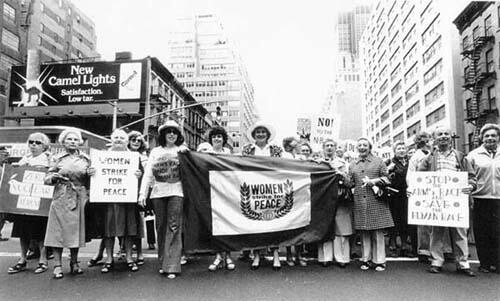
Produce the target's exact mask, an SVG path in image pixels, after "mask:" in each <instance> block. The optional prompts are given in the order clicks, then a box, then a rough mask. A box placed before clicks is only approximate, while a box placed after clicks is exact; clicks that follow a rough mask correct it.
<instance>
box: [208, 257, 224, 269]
mask: <svg viewBox="0 0 500 301" xmlns="http://www.w3.org/2000/svg"><path fill="white" fill-rule="evenodd" d="M218 269H222V258H220V256H217V257H216V258H215V260H214V262H212V264H210V265H209V266H208V270H209V271H210V272H215V271H216V270H218Z"/></svg>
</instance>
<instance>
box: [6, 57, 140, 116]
mask: <svg viewBox="0 0 500 301" xmlns="http://www.w3.org/2000/svg"><path fill="white" fill-rule="evenodd" d="M143 69H144V68H143V63H142V62H126V63H125V62H124V63H117V62H94V63H72V64H53V65H41V66H40V74H39V75H38V76H37V77H36V78H28V76H26V74H33V72H26V66H15V67H12V72H11V85H10V97H9V106H10V107H35V106H60V105H73V104H79V105H80V104H94V103H96V102H100V101H106V100H131V101H132V100H139V99H141V98H142V97H141V96H143V91H142V90H143V86H144V85H143ZM30 76H32V77H33V75H30Z"/></svg>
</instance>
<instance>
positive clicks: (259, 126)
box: [242, 121, 283, 270]
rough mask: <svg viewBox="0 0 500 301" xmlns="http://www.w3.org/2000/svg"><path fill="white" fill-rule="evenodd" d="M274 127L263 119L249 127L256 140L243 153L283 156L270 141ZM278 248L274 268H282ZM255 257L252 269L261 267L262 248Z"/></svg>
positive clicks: (275, 251)
mask: <svg viewBox="0 0 500 301" xmlns="http://www.w3.org/2000/svg"><path fill="white" fill-rule="evenodd" d="M274 135H275V133H274V128H272V127H271V126H270V125H268V124H265V123H263V122H261V121H258V122H256V123H254V125H253V126H252V127H250V128H249V129H248V132H247V137H248V138H249V139H250V140H253V141H255V142H254V143H253V144H248V145H245V146H244V147H243V151H242V154H243V155H244V156H263V157H281V156H282V153H283V149H282V148H281V147H279V146H277V145H274V144H270V143H269V142H270V141H272V140H273V138H274ZM278 250H279V249H278V248H277V247H275V248H272V251H273V269H274V270H280V269H281V262H280V257H279V252H278ZM253 253H254V258H253V261H252V265H251V269H252V270H256V269H258V268H259V267H260V250H254V251H253Z"/></svg>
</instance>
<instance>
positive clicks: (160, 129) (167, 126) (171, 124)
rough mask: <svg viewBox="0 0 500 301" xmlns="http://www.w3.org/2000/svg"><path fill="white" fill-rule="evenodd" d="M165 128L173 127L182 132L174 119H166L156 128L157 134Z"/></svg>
mask: <svg viewBox="0 0 500 301" xmlns="http://www.w3.org/2000/svg"><path fill="white" fill-rule="evenodd" d="M167 128H173V129H176V130H177V131H178V132H179V133H182V131H181V127H180V126H179V124H178V123H177V122H175V121H174V120H167V122H165V123H164V124H162V125H161V126H160V127H159V128H158V134H160V133H161V132H162V131H163V130H166V129H167Z"/></svg>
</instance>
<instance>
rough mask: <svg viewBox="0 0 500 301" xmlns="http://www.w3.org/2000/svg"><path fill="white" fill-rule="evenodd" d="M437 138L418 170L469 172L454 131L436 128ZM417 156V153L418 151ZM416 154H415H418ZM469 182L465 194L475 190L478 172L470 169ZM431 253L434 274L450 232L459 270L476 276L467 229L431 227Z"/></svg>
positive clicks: (438, 267) (441, 263)
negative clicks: (455, 146)
mask: <svg viewBox="0 0 500 301" xmlns="http://www.w3.org/2000/svg"><path fill="white" fill-rule="evenodd" d="M433 138H434V140H435V142H436V146H437V149H435V150H434V151H432V152H431V153H430V154H429V155H428V156H427V157H426V158H425V159H423V160H422V162H421V163H420V165H419V167H418V171H438V172H446V171H469V169H468V165H467V163H466V161H465V158H464V155H463V154H462V153H461V152H459V151H457V150H455V149H453V148H452V146H451V131H450V129H448V128H444V127H438V128H436V129H435V130H434V133H433ZM415 155H416V153H415ZM415 155H414V156H415ZM468 175H469V185H468V186H467V188H464V189H463V192H464V193H467V194H470V193H471V192H472V190H473V189H474V185H473V183H474V173H473V171H472V170H470V171H469V172H468ZM430 233H431V234H430V245H429V249H430V253H431V257H432V261H431V267H430V268H429V270H428V271H429V272H430V273H440V272H441V270H442V266H443V264H444V262H445V257H444V240H445V236H446V234H447V233H449V235H450V236H451V238H452V241H453V243H454V251H455V257H456V261H457V272H459V273H462V274H464V275H467V276H469V277H474V276H475V274H474V273H473V272H472V270H471V269H470V264H469V261H468V257H469V246H468V242H467V229H465V228H452V227H437V226H431V232H430Z"/></svg>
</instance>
